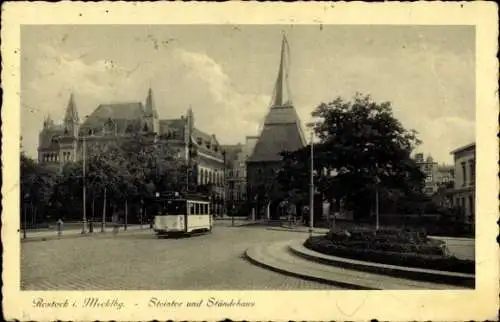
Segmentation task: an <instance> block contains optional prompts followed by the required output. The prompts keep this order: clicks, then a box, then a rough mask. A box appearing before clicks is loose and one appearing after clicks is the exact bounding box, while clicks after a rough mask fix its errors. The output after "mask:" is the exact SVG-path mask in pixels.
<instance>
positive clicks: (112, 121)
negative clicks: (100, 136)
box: [80, 102, 144, 134]
mask: <svg viewBox="0 0 500 322" xmlns="http://www.w3.org/2000/svg"><path fill="white" fill-rule="evenodd" d="M143 118H144V108H143V106H142V103H137V102H129V103H112V104H100V105H99V106H98V107H97V108H96V109H95V110H94V112H92V114H90V115H89V116H88V117H87V118H86V120H85V122H84V123H83V124H82V126H81V128H80V132H81V133H83V134H86V133H85V131H88V130H89V129H93V130H96V131H100V130H101V129H103V128H104V127H105V126H111V127H113V128H114V129H116V131H117V132H118V133H123V132H125V131H127V129H129V128H134V129H136V128H137V127H138V126H140V123H141V121H142V120H143Z"/></svg>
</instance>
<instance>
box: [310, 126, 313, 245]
mask: <svg viewBox="0 0 500 322" xmlns="http://www.w3.org/2000/svg"><path fill="white" fill-rule="evenodd" d="M313 139H314V130H311V169H310V172H311V182H310V187H309V194H310V195H309V236H311V237H312V233H313V227H314V223H313V221H314V144H313Z"/></svg>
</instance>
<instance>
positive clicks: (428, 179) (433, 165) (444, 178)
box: [415, 153, 454, 196]
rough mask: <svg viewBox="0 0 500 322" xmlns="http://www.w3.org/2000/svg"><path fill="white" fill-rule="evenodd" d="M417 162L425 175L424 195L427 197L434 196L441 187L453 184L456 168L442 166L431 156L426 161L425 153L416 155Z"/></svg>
mask: <svg viewBox="0 0 500 322" xmlns="http://www.w3.org/2000/svg"><path fill="white" fill-rule="evenodd" d="M415 162H416V163H417V165H418V166H419V167H420V171H422V173H423V174H424V177H425V179H424V187H423V193H425V194H426V195H428V196H432V195H434V194H435V193H436V192H437V191H438V190H439V189H440V188H441V187H444V186H446V185H447V184H450V183H452V182H453V178H454V167H453V166H452V165H444V164H442V165H440V164H438V163H437V162H436V161H434V159H433V158H432V156H430V155H429V156H427V158H425V159H424V154H423V153H417V154H416V155H415Z"/></svg>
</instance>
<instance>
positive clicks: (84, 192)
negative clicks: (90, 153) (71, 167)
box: [82, 137, 87, 234]
mask: <svg viewBox="0 0 500 322" xmlns="http://www.w3.org/2000/svg"><path fill="white" fill-rule="evenodd" d="M82 144H83V223H82V234H86V233H87V231H86V223H87V196H86V193H87V192H86V190H87V189H86V184H87V182H86V181H87V180H86V175H85V170H86V169H85V168H86V164H85V159H86V158H87V156H86V151H85V149H86V140H85V137H82Z"/></svg>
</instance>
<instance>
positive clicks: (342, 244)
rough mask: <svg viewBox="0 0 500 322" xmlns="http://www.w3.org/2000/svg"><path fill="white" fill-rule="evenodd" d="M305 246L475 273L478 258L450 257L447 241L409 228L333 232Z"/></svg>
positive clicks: (364, 258) (354, 256) (380, 260)
mask: <svg viewBox="0 0 500 322" xmlns="http://www.w3.org/2000/svg"><path fill="white" fill-rule="evenodd" d="M304 246H305V247H307V248H309V249H311V250H314V251H317V252H320V253H324V254H328V255H334V256H340V257H346V258H351V259H357V260H362V261H370V262H376V263H382V264H390V265H398V266H407V267H420V268H427V269H435V270H442V271H451V272H462V273H474V269H475V265H474V261H470V260H461V259H458V258H456V257H453V256H449V255H448V253H447V249H446V246H445V244H444V242H443V241H439V240H432V239H428V238H427V236H426V235H425V233H423V232H415V231H407V230H379V231H377V232H375V231H374V230H362V229H357V230H350V231H345V230H344V231H330V232H329V233H328V234H326V235H325V236H314V237H310V238H309V239H307V240H306V241H305V243H304Z"/></svg>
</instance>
